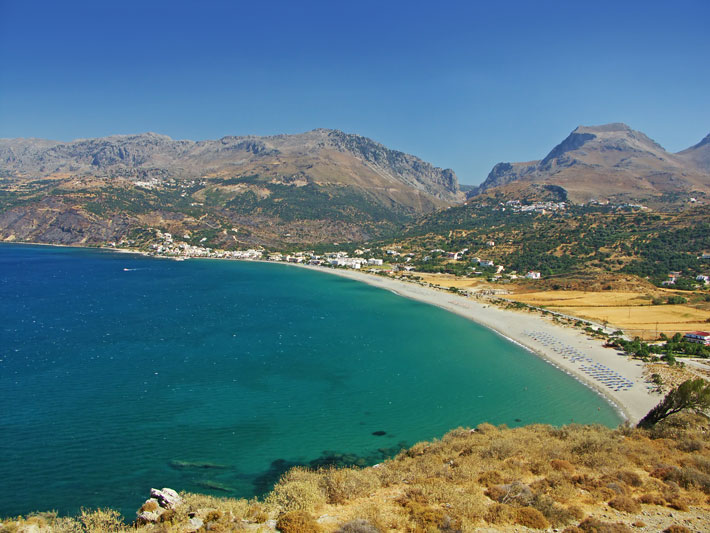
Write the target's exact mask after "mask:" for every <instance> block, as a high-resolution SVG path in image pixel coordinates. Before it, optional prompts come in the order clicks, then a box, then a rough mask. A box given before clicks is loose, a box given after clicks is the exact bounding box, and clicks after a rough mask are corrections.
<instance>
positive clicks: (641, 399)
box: [260, 261, 662, 424]
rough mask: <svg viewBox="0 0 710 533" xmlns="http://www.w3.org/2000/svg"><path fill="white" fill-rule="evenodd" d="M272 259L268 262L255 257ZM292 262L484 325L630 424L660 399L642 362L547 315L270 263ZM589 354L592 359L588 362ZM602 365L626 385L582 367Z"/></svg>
mask: <svg viewBox="0 0 710 533" xmlns="http://www.w3.org/2000/svg"><path fill="white" fill-rule="evenodd" d="M260 262H263V263H274V262H272V261H260ZM275 264H285V265H289V266H296V267H300V268H304V269H307V270H312V271H316V272H323V273H327V274H328V273H329V274H333V275H336V276H341V277H344V278H348V279H351V280H354V281H360V282H362V283H366V284H368V285H371V286H373V287H378V288H380V289H384V290H388V291H390V292H393V293H394V294H396V295H397V296H401V297H403V298H409V299H412V300H417V301H419V302H422V303H426V304H429V305H433V306H436V307H439V308H441V309H444V310H445V311H448V312H451V313H455V314H457V315H459V316H462V317H464V318H466V319H468V320H471V321H472V322H475V323H477V324H479V325H481V326H483V327H485V328H487V329H490V330H492V331H493V332H495V333H497V334H498V335H500V336H502V337H504V338H505V339H507V340H508V341H510V342H512V343H514V344H516V345H518V346H520V347H522V348H524V349H525V350H526V351H528V352H530V353H531V354H532V355H535V356H537V357H540V358H541V359H543V360H544V361H546V362H547V363H549V364H551V365H552V366H554V367H556V368H558V369H559V370H561V371H562V372H565V373H566V374H567V375H569V376H571V377H572V378H574V379H576V380H577V381H578V382H580V384H582V385H584V386H586V387H588V388H590V389H592V390H593V391H594V392H596V393H597V394H599V395H600V396H602V397H603V398H604V399H605V400H606V401H607V402H608V403H610V404H611V406H612V407H613V408H614V409H615V410H616V411H617V412H618V413H619V414H620V416H621V418H622V419H623V420H625V421H628V422H629V423H631V424H636V423H637V422H638V421H639V420H641V418H643V417H644V416H645V415H646V413H648V411H650V410H651V409H652V408H653V407H655V406H656V405H657V404H658V402H660V401H661V400H662V396H661V395H658V394H654V393H652V392H651V391H650V390H649V389H648V388H647V387H648V383H647V382H646V380H645V379H644V376H643V370H644V364H643V363H642V362H640V361H637V360H634V359H631V358H630V357H628V356H626V355H620V354H619V352H618V351H617V350H614V349H613V348H605V347H604V346H602V344H601V343H600V342H599V341H598V340H596V339H591V338H589V336H587V335H586V334H585V333H584V332H582V331H580V330H577V329H574V328H571V327H566V326H562V325H559V324H555V323H554V322H551V321H550V320H548V319H546V318H544V317H542V316H539V315H535V314H530V313H526V312H522V311H514V310H510V309H500V308H498V307H496V306H494V305H492V304H489V303H482V302H479V301H476V300H474V299H471V298H468V297H464V296H461V295H458V294H453V293H449V292H446V291H444V290H438V289H434V288H430V287H424V286H421V285H418V284H415V283H410V282H406V281H401V280H396V279H392V278H386V277H381V276H376V275H373V274H368V273H365V272H358V271H356V270H349V269H348V270H344V269H334V268H321V267H316V266H311V265H303V264H298V263H275ZM531 334H534V335H539V334H542V335H548V336H550V337H551V338H553V339H555V340H556V341H557V342H558V343H562V345H564V346H566V347H569V348H571V349H576V350H578V351H580V352H581V353H583V354H584V356H585V359H584V360H583V361H581V362H580V361H572V360H570V358H569V357H565V356H564V355H563V354H561V353H559V352H558V351H557V350H555V349H554V348H553V347H551V346H549V344H546V343H545V342H543V341H541V340H538V339H536V338H534V337H533V336H531ZM587 358H588V359H591V361H588V360H587ZM594 364H600V365H604V366H605V367H606V368H608V369H609V370H610V371H611V372H613V373H615V374H616V375H619V376H621V377H623V378H625V379H627V380H630V381H631V382H633V386H632V387H631V388H630V389H627V390H618V391H617V390H614V389H612V388H609V387H608V386H605V385H604V384H603V383H601V382H600V381H598V380H597V379H594V378H593V377H592V376H591V375H589V374H588V373H585V372H584V370H583V368H582V367H584V368H588V367H589V366H590V365H594Z"/></svg>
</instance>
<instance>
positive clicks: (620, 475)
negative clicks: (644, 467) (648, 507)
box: [616, 470, 643, 487]
mask: <svg viewBox="0 0 710 533" xmlns="http://www.w3.org/2000/svg"><path fill="white" fill-rule="evenodd" d="M616 478H617V479H618V480H619V481H623V482H624V483H626V484H627V485H630V486H632V487H640V486H641V485H643V481H642V480H641V476H639V475H638V474H637V473H636V472H631V471H630V470H620V471H618V472H617V473H616Z"/></svg>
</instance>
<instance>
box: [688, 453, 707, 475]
mask: <svg viewBox="0 0 710 533" xmlns="http://www.w3.org/2000/svg"><path fill="white" fill-rule="evenodd" d="M691 461H692V463H693V465H694V466H695V468H697V469H698V470H700V471H701V472H703V473H705V474H710V458H708V457H703V456H702V455H694V456H693V457H692V458H691Z"/></svg>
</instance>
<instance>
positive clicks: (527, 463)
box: [0, 416, 710, 533]
mask: <svg viewBox="0 0 710 533" xmlns="http://www.w3.org/2000/svg"><path fill="white" fill-rule="evenodd" d="M709 431H710V427H708V424H707V421H706V420H705V419H704V418H701V417H695V416H682V417H675V418H674V419H670V420H668V421H667V422H665V423H663V424H662V425H659V426H657V427H656V428H654V429H653V430H652V431H646V430H638V429H629V428H619V429H616V430H614V429H609V428H605V427H593V426H577V425H571V426H565V427H561V428H555V427H551V426H543V425H533V426H527V427H521V428H515V429H507V428H503V427H501V428H497V427H494V426H491V425H490V424H482V425H480V426H479V427H478V428H477V429H476V430H469V429H457V430H454V431H451V432H449V433H448V434H447V435H445V436H444V437H443V438H442V439H441V440H437V441H434V442H428V443H420V444H417V445H415V446H413V447H412V448H410V449H409V450H406V451H404V452H402V453H400V454H399V455H398V456H397V457H395V458H394V459H391V460H389V461H386V462H385V463H383V464H382V465H379V467H378V468H365V469H354V468H346V469H342V470H335V469H325V470H321V471H309V470H306V469H303V468H296V469H293V470H291V471H290V472H288V473H286V474H285V475H284V476H283V477H282V479H281V480H280V481H279V483H278V484H277V485H276V486H275V487H274V490H273V492H272V493H271V494H270V495H269V496H268V497H267V498H266V499H265V500H264V501H256V500H252V501H246V500H230V499H220V498H212V497H210V496H202V495H194V494H185V495H183V496H184V498H185V502H186V504H185V505H184V506H182V507H180V508H178V509H177V510H176V511H175V512H174V513H172V514H170V515H167V519H166V520H163V522H161V523H158V524H154V525H152V524H148V525H140V526H137V527H136V528H135V529H131V528H130V527H128V526H127V525H125V524H122V523H121V521H120V520H119V518H118V516H117V515H116V514H115V513H112V512H111V511H105V510H104V511H85V512H84V513H82V515H81V516H79V517H76V518H72V519H60V518H57V517H56V516H55V515H51V514H50V515H43V516H35V517H25V518H21V519H14V520H10V521H5V522H3V524H4V525H3V526H2V527H0V531H3V532H4V531H8V532H9V531H23V529H21V528H22V527H25V530H24V531H29V529H27V528H26V526H28V525H29V524H30V523H31V522H32V521H34V522H32V523H36V524H38V527H45V530H47V531H58V532H62V533H63V532H67V533H68V532H70V531H71V532H76V533H79V532H83V533H89V532H90V533H93V532H98V531H109V532H110V531H129V530H132V531H137V532H143V531H146V532H147V531H162V532H166V533H168V532H173V531H174V532H177V531H184V529H185V528H184V525H185V524H186V523H188V521H189V519H190V517H191V516H193V517H197V518H200V519H201V520H202V521H203V522H204V528H205V529H208V530H210V531H231V530H236V529H240V528H243V527H246V526H249V527H251V528H257V529H258V528H259V527H262V528H267V527H268V526H266V525H265V524H266V522H267V520H269V519H275V520H279V524H280V528H281V529H282V531H286V530H288V531H291V530H293V531H323V533H332V532H334V531H337V530H341V531H350V532H352V533H357V532H363V533H365V532H366V533H373V532H374V531H382V532H384V531H412V532H417V531H421V532H425V531H464V532H466V531H475V530H476V529H477V528H481V527H495V528H497V529H501V530H505V531H513V530H514V529H515V528H520V527H527V528H531V529H536V528H537V529H547V528H550V527H552V528H558V530H562V529H564V528H565V527H567V529H566V531H571V532H573V531H598V532H603V531H606V532H612V533H613V532H624V531H630V530H631V528H632V527H633V525H632V524H634V522H638V521H639V519H640V518H643V521H644V522H646V523H648V521H649V520H650V519H651V518H652V516H651V518H649V516H647V515H649V514H650V515H653V514H654V513H657V514H658V515H659V516H662V517H663V520H664V522H663V523H662V524H660V525H659V523H655V524H654V525H653V526H649V527H654V528H655V529H654V530H658V531H660V530H662V529H664V528H667V527H668V526H669V525H671V524H672V523H675V524H677V525H682V524H681V521H682V520H681V518H677V519H676V518H669V513H670V512H672V513H673V516H674V517H682V516H686V517H687V516H692V517H693V519H696V520H697V518H696V517H700V518H701V519H703V517H704V519H707V520H706V522H704V524H705V527H704V529H710V446H706V445H705V443H706V442H707V435H708V432H709ZM689 510H690V512H688V511H689ZM639 511H641V512H644V516H643V517H641V516H640V513H639ZM609 513H612V514H613V515H614V519H613V520H609V519H608V518H606V519H605V518H604V516H605V515H608V514H609ZM684 513H685V514H684ZM321 516H327V519H324V520H322V521H318V522H316V519H318V517H321ZM673 521H675V522H673ZM40 524H41V525H40ZM289 528H291V529H289Z"/></svg>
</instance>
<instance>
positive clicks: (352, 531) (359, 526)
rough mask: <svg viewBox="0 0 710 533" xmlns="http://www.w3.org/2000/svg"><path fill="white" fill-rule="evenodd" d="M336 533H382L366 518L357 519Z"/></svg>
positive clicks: (345, 524)
mask: <svg viewBox="0 0 710 533" xmlns="http://www.w3.org/2000/svg"><path fill="white" fill-rule="evenodd" d="M335 533H380V530H379V529H377V528H376V527H375V526H374V525H372V524H371V523H370V522H368V521H367V520H365V519H364V518H356V519H355V520H350V522H346V523H344V524H343V525H342V526H340V527H339V528H338V529H337V530H336V532H335Z"/></svg>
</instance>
